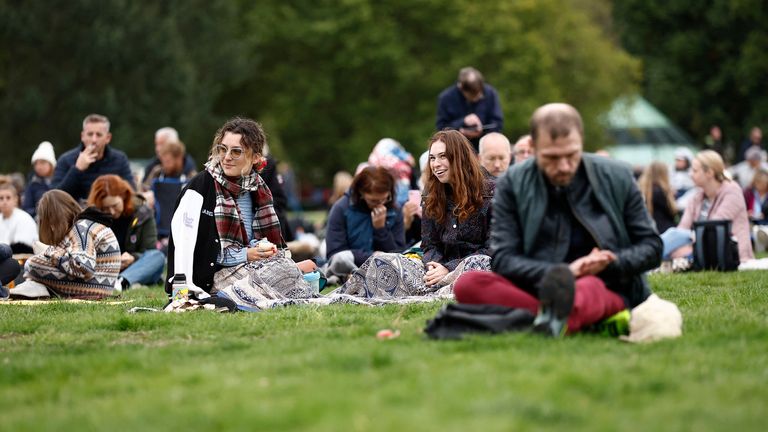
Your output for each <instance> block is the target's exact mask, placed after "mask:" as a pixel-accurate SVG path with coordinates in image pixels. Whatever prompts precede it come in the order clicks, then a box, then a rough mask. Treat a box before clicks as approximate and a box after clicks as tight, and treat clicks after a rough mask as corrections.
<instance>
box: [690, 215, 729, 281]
mask: <svg viewBox="0 0 768 432" xmlns="http://www.w3.org/2000/svg"><path fill="white" fill-rule="evenodd" d="M693 232H694V234H695V235H696V237H695V238H696V242H695V243H694V244H693V269H694V270H717V271H734V270H736V269H738V268H739V244H738V242H736V241H735V240H734V239H732V238H731V221H729V220H708V221H698V222H694V223H693Z"/></svg>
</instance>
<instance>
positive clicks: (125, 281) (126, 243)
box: [88, 174, 165, 291]
mask: <svg viewBox="0 0 768 432" xmlns="http://www.w3.org/2000/svg"><path fill="white" fill-rule="evenodd" d="M88 205H89V206H93V207H96V208H97V209H99V210H101V211H102V212H104V213H106V214H108V215H109V216H111V217H112V232H114V233H115V237H117V242H118V244H120V251H121V255H120V277H118V279H117V283H116V284H115V289H117V290H119V291H122V290H127V289H128V288H130V287H131V285H133V284H139V285H154V284H157V283H158V282H160V281H161V280H162V275H163V267H165V254H163V253H162V252H161V251H159V250H157V225H156V224H155V215H154V213H153V212H152V210H150V209H149V207H147V205H146V204H145V203H144V198H142V197H141V196H139V195H136V194H135V193H134V192H133V188H132V187H131V185H130V183H128V182H127V181H125V180H123V179H122V178H121V177H120V176H117V175H114V174H107V175H103V176H100V177H99V178H97V179H96V180H95V181H94V182H93V184H92V185H91V192H90V193H89V194H88Z"/></svg>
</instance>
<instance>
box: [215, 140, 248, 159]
mask: <svg viewBox="0 0 768 432" xmlns="http://www.w3.org/2000/svg"><path fill="white" fill-rule="evenodd" d="M215 150H216V155H217V156H218V157H219V158H220V159H224V158H225V157H227V154H229V157H231V158H232V160H238V159H240V158H241V157H242V156H243V152H245V150H243V148H242V147H231V148H227V146H225V145H223V144H217V145H216V147H215Z"/></svg>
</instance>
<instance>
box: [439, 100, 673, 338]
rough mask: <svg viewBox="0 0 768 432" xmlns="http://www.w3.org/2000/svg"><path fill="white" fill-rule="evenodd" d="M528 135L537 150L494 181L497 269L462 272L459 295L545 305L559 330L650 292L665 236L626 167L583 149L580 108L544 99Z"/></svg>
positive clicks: (533, 307)
mask: <svg viewBox="0 0 768 432" xmlns="http://www.w3.org/2000/svg"><path fill="white" fill-rule="evenodd" d="M531 136H532V140H533V147H534V154H535V156H534V158H533V159H531V160H527V161H525V162H523V163H521V164H516V165H513V166H512V167H511V168H510V169H509V171H508V172H507V173H506V174H505V175H503V176H502V177H501V178H500V180H499V182H498V183H497V186H496V196H495V198H494V205H493V221H492V224H491V248H492V252H493V261H492V264H491V266H492V269H493V273H481V272H474V273H468V274H466V275H464V276H462V277H461V278H460V279H459V280H458V281H457V282H456V285H455V286H454V294H455V295H456V299H457V300H458V301H459V302H461V303H475V304H499V305H503V306H507V307H515V308H525V309H528V310H530V311H532V312H534V313H536V312H537V311H538V316H537V318H536V321H535V323H534V328H535V330H537V331H539V332H542V333H544V334H547V335H552V336H560V335H562V334H564V333H565V332H566V331H568V332H576V331H578V330H579V329H582V328H585V327H587V326H589V325H591V324H594V323H597V322H599V321H601V320H603V319H605V318H607V317H610V316H611V315H614V314H616V313H618V312H621V311H622V310H624V309H625V308H627V307H634V306H636V305H638V304H640V303H641V302H642V301H644V300H645V299H646V298H647V297H648V296H649V295H650V289H649V288H648V285H647V283H646V281H645V279H644V277H643V273H644V272H645V271H647V270H650V269H652V268H655V267H657V266H658V265H659V263H660V261H661V251H662V244H661V239H660V238H659V235H658V233H657V232H656V229H655V228H654V226H653V224H652V222H651V219H650V217H649V215H648V212H647V210H646V208H645V204H644V203H643V199H642V196H641V195H640V192H639V190H638V188H637V186H636V185H635V183H634V180H633V177H632V173H631V172H630V169H629V167H627V166H626V165H624V164H622V163H620V162H616V161H613V160H610V159H608V158H602V157H597V156H594V155H591V154H584V153H583V152H582V149H583V142H582V140H583V125H582V121H581V116H580V115H579V113H578V112H577V111H576V109H575V108H573V107H572V106H570V105H566V104H548V105H544V106H542V107H540V108H539V109H537V110H536V111H535V112H534V114H533V117H532V118H531Z"/></svg>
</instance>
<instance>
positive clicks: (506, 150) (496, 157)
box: [478, 132, 512, 177]
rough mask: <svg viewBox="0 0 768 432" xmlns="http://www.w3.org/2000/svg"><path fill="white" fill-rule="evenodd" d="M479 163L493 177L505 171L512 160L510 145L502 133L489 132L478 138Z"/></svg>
mask: <svg viewBox="0 0 768 432" xmlns="http://www.w3.org/2000/svg"><path fill="white" fill-rule="evenodd" d="M478 156H479V157H480V165H482V166H483V168H485V170H486V171H488V173H490V174H491V175H492V176H494V177H499V176H501V175H502V174H504V173H505V172H506V171H507V168H509V163H510V162H511V161H512V145H511V144H510V143H509V140H508V139H507V137H505V136H504V135H502V134H500V133H498V132H491V133H489V134H488V135H485V136H484V137H482V138H480V153H479V154H478Z"/></svg>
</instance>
